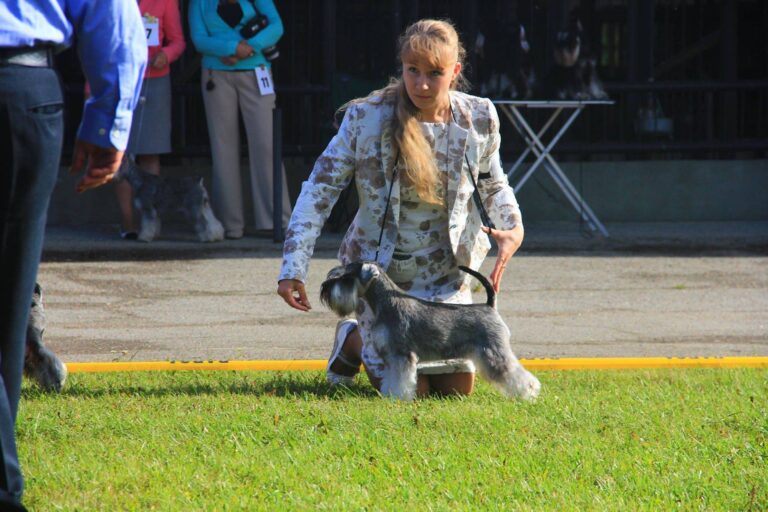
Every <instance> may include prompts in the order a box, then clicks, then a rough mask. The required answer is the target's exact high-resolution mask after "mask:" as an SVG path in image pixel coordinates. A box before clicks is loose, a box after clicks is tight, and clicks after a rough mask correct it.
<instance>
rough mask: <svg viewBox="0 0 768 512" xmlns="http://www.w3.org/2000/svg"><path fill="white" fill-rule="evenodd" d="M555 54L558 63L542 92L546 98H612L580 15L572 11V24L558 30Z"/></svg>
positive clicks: (542, 86) (545, 80) (544, 84)
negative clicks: (599, 73)
mask: <svg viewBox="0 0 768 512" xmlns="http://www.w3.org/2000/svg"><path fill="white" fill-rule="evenodd" d="M553 56H554V60H555V65H554V66H553V67H552V69H551V70H550V72H549V73H548V74H547V75H546V76H545V77H544V80H542V82H541V88H540V92H539V94H538V95H539V96H541V98H542V99H548V100H582V101H584V100H604V99H608V94H607V93H606V92H605V89H604V88H603V84H602V82H601V81H600V79H599V78H598V76H597V59H596V58H595V57H594V56H593V55H591V53H590V52H589V50H588V48H587V45H585V43H584V30H583V28H582V25H581V20H580V19H579V17H578V14H576V13H572V14H571V21H570V23H569V25H568V27H567V28H566V29H564V30H561V31H560V32H558V33H557V40H556V41H555V45H554V52H553Z"/></svg>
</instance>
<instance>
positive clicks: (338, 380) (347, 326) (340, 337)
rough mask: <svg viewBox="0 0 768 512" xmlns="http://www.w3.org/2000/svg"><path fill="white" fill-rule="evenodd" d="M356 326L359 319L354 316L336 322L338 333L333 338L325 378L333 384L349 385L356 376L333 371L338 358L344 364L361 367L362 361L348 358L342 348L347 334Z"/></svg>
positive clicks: (356, 367)
mask: <svg viewBox="0 0 768 512" xmlns="http://www.w3.org/2000/svg"><path fill="white" fill-rule="evenodd" d="M356 328H357V320H355V319H353V318H348V319H346V320H341V321H340V322H339V323H338V324H336V335H335V337H334V340H333V350H331V356H330V357H329V358H328V366H326V367H325V378H326V380H327V381H328V383H329V384H330V385H331V386H338V385H339V384H344V385H345V386H349V385H350V384H352V382H354V380H355V377H354V376H348V375H339V374H338V373H336V372H334V371H331V366H332V365H333V363H334V362H336V361H337V360H338V361H341V363H342V364H343V365H345V366H349V367H350V368H355V369H359V368H360V363H358V364H355V363H353V362H352V361H350V360H349V359H347V357H346V356H345V355H344V352H343V351H342V348H343V347H344V341H346V339H347V336H349V333H350V332H352V330H353V329H356Z"/></svg>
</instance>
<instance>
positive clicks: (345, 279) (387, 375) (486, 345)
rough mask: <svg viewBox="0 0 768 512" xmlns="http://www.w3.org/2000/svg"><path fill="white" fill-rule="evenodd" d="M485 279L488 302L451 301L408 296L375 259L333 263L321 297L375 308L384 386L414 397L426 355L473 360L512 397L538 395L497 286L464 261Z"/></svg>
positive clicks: (349, 307) (346, 310)
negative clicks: (517, 351)
mask: <svg viewBox="0 0 768 512" xmlns="http://www.w3.org/2000/svg"><path fill="white" fill-rule="evenodd" d="M459 268H460V269H461V270H463V271H464V272H467V273H469V274H470V275H472V276H473V277H475V278H476V279H477V280H479V281H480V283H482V285H483V286H484V287H485V290H486V293H487V294H488V301H487V302H486V304H446V303H437V302H429V301H426V300H422V299H418V298H416V297H413V296H411V295H408V294H407V293H406V292H404V291H403V290H402V289H401V288H399V287H398V286H397V285H396V284H395V283H394V282H393V281H392V280H391V279H390V278H389V277H388V276H387V274H386V273H385V272H384V270H382V268H381V267H380V266H379V265H378V264H376V263H372V262H365V263H350V264H348V265H341V266H338V267H335V268H333V269H331V271H330V272H328V277H327V279H326V280H325V281H324V282H323V284H322V287H321V291H320V300H321V302H322V303H323V304H325V305H326V306H328V307H329V308H330V309H331V310H333V311H334V312H335V313H336V314H338V315H339V316H346V315H349V314H351V313H352V312H353V311H355V310H356V308H357V302H358V300H362V301H365V302H366V303H367V304H368V306H369V307H370V309H371V311H373V312H374V314H375V320H374V323H373V326H372V328H371V330H372V332H371V333H370V337H371V339H370V340H369V342H370V343H373V345H374V349H375V351H376V352H377V353H378V354H379V356H380V357H381V358H382V359H383V360H384V361H385V363H386V368H387V369H386V370H385V372H384V375H383V376H382V382H381V392H382V394H383V395H385V396H390V397H394V398H399V399H401V400H411V399H413V397H414V396H415V393H416V377H417V376H416V364H417V362H418V361H419V360H423V361H430V360H438V359H454V358H462V359H470V360H471V361H472V362H473V363H475V366H476V367H477V368H478V370H479V371H480V374H481V375H482V376H483V377H484V378H486V379H488V380H489V381H491V382H492V383H493V384H495V385H496V387H498V388H499V389H500V390H501V391H502V392H503V393H504V394H505V395H507V396H508V397H517V398H523V399H533V398H535V397H536V396H538V394H539V390H540V389H541V384H540V383H539V381H538V379H537V378H536V377H534V376H533V374H531V373H530V372H529V371H527V370H526V369H525V368H523V367H522V365H521V364H520V362H519V361H518V360H517V358H516V357H515V355H514V354H513V353H512V348H511V346H510V343H509V337H510V332H509V328H507V325H506V324H505V323H504V321H503V320H502V319H501V316H500V315H499V313H498V312H497V311H496V293H495V292H494V290H493V287H492V286H491V284H490V283H489V282H488V280H487V279H486V278H485V277H484V276H483V275H482V274H480V273H478V272H475V271H474V270H472V269H470V268H467V267H459Z"/></svg>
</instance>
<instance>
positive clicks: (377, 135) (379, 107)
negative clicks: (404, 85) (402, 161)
mask: <svg viewBox="0 0 768 512" xmlns="http://www.w3.org/2000/svg"><path fill="white" fill-rule="evenodd" d="M450 97H451V108H452V110H453V119H454V120H455V122H454V121H453V120H452V121H451V123H450V124H449V130H450V132H449V147H448V152H449V155H451V157H452V159H451V160H450V161H451V165H450V166H449V168H448V169H447V171H448V189H447V193H446V204H447V208H448V212H449V233H448V234H449V238H450V242H451V248H452V249H453V252H454V256H455V258H456V262H457V263H458V264H459V265H466V266H468V267H470V268H472V269H477V268H479V266H480V264H481V263H482V261H483V259H484V258H485V255H486V254H487V253H488V250H489V249H490V242H489V240H488V236H487V235H486V234H485V233H483V232H482V230H481V229H480V228H481V226H482V220H481V218H480V214H479V212H478V211H477V209H476V207H475V203H474V201H473V199H472V193H473V190H474V186H473V184H472V180H471V179H470V178H469V172H472V175H473V177H474V180H475V182H476V183H477V187H478V190H479V192H480V197H481V199H482V201H483V205H484V206H485V208H486V210H487V211H488V215H489V216H490V217H491V220H492V221H493V222H494V224H495V225H496V228H498V229H502V230H504V229H512V228H513V227H515V226H516V225H517V224H519V223H521V222H522V218H521V214H520V207H519V206H518V204H517V199H516V198H515V194H514V193H513V191H512V188H511V187H510V186H509V183H508V182H507V177H506V175H505V174H504V171H503V169H502V167H501V162H500V160H499V144H500V137H499V117H498V114H497V113H496V108H495V107H494V106H493V103H491V101H490V100H488V99H485V98H478V97H476V96H470V95H468V94H464V93H461V92H455V91H452V92H451V93H450ZM393 115H394V106H393V104H392V103H390V102H377V99H375V98H374V99H373V100H372V101H365V102H361V103H356V104H352V105H351V106H350V107H349V108H348V109H347V111H346V114H345V116H344V121H343V122H342V124H341V127H340V128H339V131H338V133H337V134H336V136H335V137H334V138H333V139H332V140H331V142H330V143H329V144H328V147H327V148H326V149H325V151H324V152H323V154H322V155H320V157H319V158H318V159H317V162H316V163H315V166H314V168H313V170H312V173H311V174H310V176H309V178H308V179H307V181H305V182H304V184H303V185H302V188H301V194H300V195H299V198H298V200H297V202H296V206H295V207H294V209H293V214H292V216H291V221H290V224H289V225H288V229H287V231H286V239H285V245H284V246H283V263H282V268H281V270H280V277H279V280H282V279H297V280H299V281H302V282H305V281H306V278H307V271H308V267H309V260H310V258H311V256H312V252H313V250H314V247H315V241H316V240H317V237H318V236H319V235H320V231H321V229H322V227H323V225H324V224H325V221H326V219H327V218H328V216H329V215H330V213H331V209H332V208H333V205H334V204H335V203H336V200H337V199H338V197H339V194H341V192H342V190H344V188H345V187H346V186H347V185H348V184H349V183H350V181H351V180H352V177H353V176H354V178H355V184H356V186H357V194H358V199H359V203H360V207H359V209H358V211H357V214H356V215H355V218H354V220H353V221H352V223H351V225H350V226H349V229H348V230H347V233H346V235H345V236H344V239H343V241H342V243H341V247H340V248H339V253H338V258H339V260H340V261H341V263H342V264H347V263H350V262H353V261H373V260H374V259H376V251H377V249H378V250H379V255H378V262H379V264H380V265H381V266H382V267H384V268H385V269H386V268H387V267H388V266H389V263H390V261H391V258H392V253H393V251H394V249H395V243H396V240H397V228H398V219H399V217H400V215H399V214H400V183H399V180H400V178H399V176H400V175H401V173H400V172H398V175H397V176H398V177H396V179H395V183H394V185H393V186H392V198H391V202H390V206H389V209H388V212H387V218H386V222H385V224H384V235H383V237H382V240H381V247H379V244H378V241H379V233H380V232H381V226H382V222H384V218H383V217H384V210H385V209H386V203H387V195H388V194H389V188H390V183H391V181H392V171H393V166H394V164H395V162H394V160H395V158H396V157H397V155H396V148H394V147H393V143H392V136H391V122H392V116H393ZM465 155H466V157H465ZM467 161H468V162H469V168H467Z"/></svg>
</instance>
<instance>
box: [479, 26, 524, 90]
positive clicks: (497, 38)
mask: <svg viewBox="0 0 768 512" xmlns="http://www.w3.org/2000/svg"><path fill="white" fill-rule="evenodd" d="M488 27H489V28H488V29H487V30H486V31H487V33H482V32H481V33H478V35H477V39H476V41H475V53H476V54H477V77H478V81H479V82H480V95H481V96H486V97H489V98H504V99H511V100H527V99H530V98H531V96H532V94H533V89H534V87H535V84H536V74H535V73H534V70H533V59H532V58H531V47H530V45H529V44H528V39H527V38H526V36H525V28H524V27H523V25H522V24H520V23H517V22H514V21H512V22H510V23H504V22H503V21H502V22H500V23H494V24H489V25H488Z"/></svg>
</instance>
